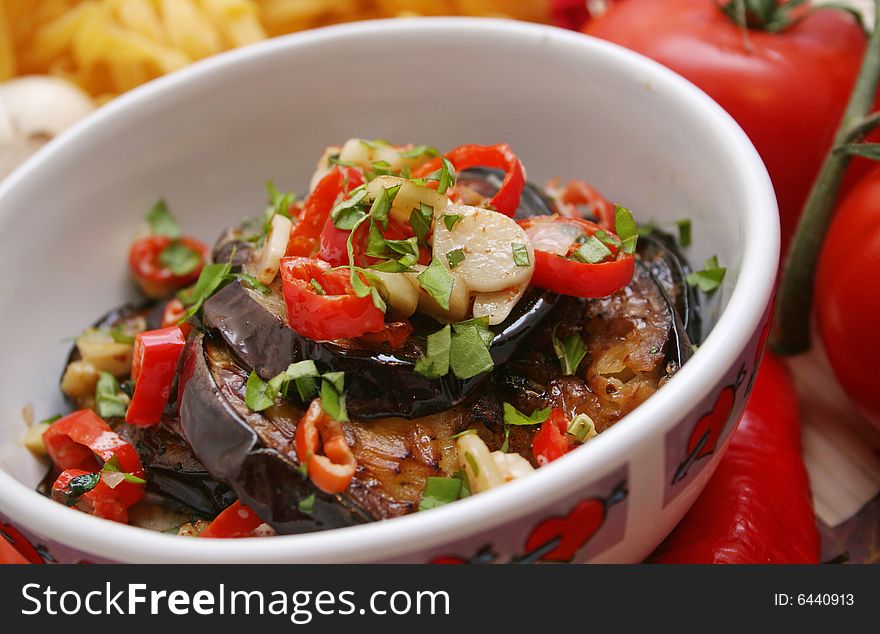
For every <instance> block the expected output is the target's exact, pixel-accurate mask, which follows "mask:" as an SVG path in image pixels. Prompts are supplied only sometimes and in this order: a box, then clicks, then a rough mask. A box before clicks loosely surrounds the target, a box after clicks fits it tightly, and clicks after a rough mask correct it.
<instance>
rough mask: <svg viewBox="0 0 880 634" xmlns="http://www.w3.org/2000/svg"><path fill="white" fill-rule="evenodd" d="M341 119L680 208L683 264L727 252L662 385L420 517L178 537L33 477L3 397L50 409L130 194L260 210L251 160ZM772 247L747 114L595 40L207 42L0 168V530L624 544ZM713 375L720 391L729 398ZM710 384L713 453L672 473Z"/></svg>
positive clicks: (759, 304) (754, 355)
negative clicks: (480, 149)
mask: <svg viewBox="0 0 880 634" xmlns="http://www.w3.org/2000/svg"><path fill="white" fill-rule="evenodd" d="M352 136H361V137H366V138H387V139H391V140H394V141H397V142H415V143H430V144H434V145H437V146H438V147H440V148H447V149H448V148H451V147H453V146H455V145H457V144H459V143H465V142H476V143H497V142H502V141H505V142H509V143H510V144H511V145H512V146H513V148H514V149H515V151H516V152H517V153H518V154H519V156H520V157H521V158H522V159H523V161H524V163H525V165H526V166H527V168H528V170H529V177H530V179H531V180H533V181H536V182H543V181H545V180H546V179H547V178H549V177H551V176H554V175H560V176H563V177H566V178H585V179H587V180H589V181H590V182H592V183H593V184H594V185H596V186H597V187H598V188H599V189H600V190H601V191H603V192H604V193H605V194H606V195H607V196H609V197H610V198H612V199H614V200H617V201H619V202H620V203H621V204H625V205H626V206H628V207H630V208H631V209H633V210H634V212H635V214H636V216H637V217H638V218H639V219H640V220H643V221H644V220H654V221H657V222H661V223H662V222H671V221H674V220H677V219H679V218H682V217H690V218H692V219H693V231H694V244H693V246H692V247H691V248H690V250H689V256H690V257H691V258H692V261H693V262H694V263H695V264H697V265H698V266H699V265H700V264H701V263H702V262H703V260H705V259H706V258H707V257H708V256H710V255H713V254H717V255H718V257H719V259H720V261H721V263H722V264H723V265H725V266H727V267H728V273H727V277H726V278H725V280H724V285H723V288H722V289H721V290H720V291H719V292H718V293H717V294H716V297H715V299H714V300H713V302H712V303H711V304H710V305H709V306H708V307H707V314H708V316H709V321H710V322H711V321H714V322H715V324H714V327H713V329H712V331H711V333H710V334H709V336H708V338H706V339H705V341H704V343H703V345H701V346H700V349H699V351H698V352H697V353H696V355H695V356H694V357H693V358H692V359H691V360H690V361H689V362H688V363H687V364H686V365H685V367H684V368H683V369H682V370H681V371H680V372H679V373H678V374H677V375H676V376H675V377H674V378H673V379H672V380H671V381H670V382H669V383H668V384H667V385H666V386H665V387H663V388H662V389H661V390H660V391H659V392H658V393H657V394H656V395H655V396H653V397H651V398H650V399H649V400H648V401H647V402H646V403H645V404H644V405H642V406H641V407H639V408H638V409H637V410H636V411H635V412H633V413H632V414H630V415H629V416H627V417H626V419H625V420H623V421H621V422H620V423H619V424H618V425H616V426H614V427H613V428H612V429H610V430H608V431H607V432H605V433H603V434H602V435H601V436H599V437H598V438H596V439H595V440H593V441H591V442H590V443H588V444H587V445H585V446H584V447H582V448H580V449H578V450H577V451H574V452H572V453H571V454H569V455H567V456H565V457H563V458H562V459H560V460H558V461H556V462H554V463H553V464H551V465H549V466H547V467H546V468H543V469H540V470H539V471H538V472H537V473H536V474H534V475H532V476H530V477H528V478H525V479H523V480H521V481H518V482H515V483H513V484H510V485H507V486H504V487H501V488H500V489H496V490H493V491H491V492H488V493H485V494H481V495H479V496H476V497H471V498H469V499H466V500H463V501H461V502H458V503H456V504H452V505H449V506H446V507H444V508H442V509H438V510H434V511H431V512H429V513H417V514H414V515H410V516H407V517H404V518H400V519H395V520H391V521H387V522H379V523H374V524H369V525H362V526H357V527H353V528H344V529H339V530H334V531H328V532H324V533H317V534H308V535H296V536H284V537H276V538H272V539H242V540H193V539H184V538H177V537H173V536H168V535H164V534H159V533H151V532H147V531H143V530H140V529H137V528H132V527H129V526H124V525H119V524H113V523H110V522H105V521H103V520H99V519H95V518H94V517H91V516H88V515H86V514H83V513H79V512H75V511H73V510H71V509H68V508H65V507H64V506H62V505H60V504H57V503H55V502H52V501H50V500H48V499H46V498H44V497H42V496H40V495H39V494H37V493H35V492H34V490H33V489H34V486H35V485H36V483H37V482H38V480H39V479H40V478H41V477H42V475H43V473H44V465H43V464H42V463H41V462H40V461H38V460H36V459H34V458H33V457H32V456H31V455H30V454H29V453H28V452H27V451H26V450H25V449H23V448H22V447H21V445H20V440H19V439H20V437H21V435H22V433H23V432H24V429H25V427H24V423H23V421H22V418H21V413H20V412H21V407H22V406H23V405H24V404H25V403H33V404H35V407H36V413H37V416H38V417H44V416H48V415H51V414H54V413H55V412H57V411H63V404H62V401H61V398H60V395H59V394H58V389H57V377H58V376H59V373H60V372H61V370H62V367H63V363H64V359H65V356H66V354H67V351H68V348H69V346H70V342H69V340H68V341H64V338H66V337H69V336H70V335H74V334H76V333H77V332H78V331H79V330H80V329H81V328H83V327H84V326H86V325H88V324H90V323H91V322H92V321H93V320H94V319H95V318H96V317H97V316H98V315H100V314H101V313H103V312H104V311H105V310H107V309H109V308H111V307H113V306H115V305H118V304H120V303H122V302H124V301H125V300H126V299H129V298H130V297H129V296H130V293H131V291H130V284H129V282H128V281H127V278H126V275H127V273H126V252H127V247H128V244H129V240H130V238H131V235H132V233H133V231H134V229H135V227H136V226H137V225H138V224H139V223H140V222H141V218H142V217H143V214H144V211H145V210H146V209H148V207H149V206H150V205H151V204H152V203H153V202H154V201H155V200H156V199H157V198H158V197H159V196H164V197H166V198H167V199H168V201H169V202H170V204H171V206H172V208H173V209H174V211H175V213H176V214H178V216H179V217H180V219H181V220H182V224H183V225H184V226H185V227H186V228H187V229H188V230H189V231H190V232H192V233H196V234H197V235H200V236H201V237H203V238H204V239H206V240H209V241H210V240H213V238H214V237H215V236H216V235H217V234H218V233H219V231H220V230H221V228H223V227H224V226H226V225H229V224H232V223H235V222H237V221H238V220H240V218H241V217H243V216H245V215H249V214H253V213H254V212H257V211H259V210H260V209H262V208H263V206H264V204H265V199H264V196H265V194H264V190H263V184H264V183H265V181H266V180H267V179H269V178H272V179H274V180H275V182H276V183H278V184H279V185H280V186H283V187H294V188H298V189H299V190H300V191H303V190H304V189H305V187H306V186H307V182H308V177H309V175H310V173H311V171H312V169H313V167H314V165H315V161H316V159H317V157H318V156H319V154H320V152H321V150H322V149H323V148H324V146H325V145H327V144H329V143H332V142H337V143H338V142H340V141H343V140H345V139H347V138H349V137H352ZM777 259H778V226H777V211H776V206H775V199H774V195H773V191H772V188H771V185H770V182H769V180H768V178H767V174H766V172H765V170H764V167H763V165H762V163H761V161H760V159H759V158H758V155H757V154H756V152H755V150H754V149H753V147H752V145H751V144H750V143H749V141H748V140H747V139H746V136H745V135H744V134H743V132H742V131H741V130H740V129H739V128H738V127H737V125H736V124H735V123H734V122H733V120H732V119H731V118H730V117H729V116H728V115H727V114H726V113H725V112H723V111H722V109H721V108H720V107H718V106H717V105H716V104H715V103H714V102H713V101H712V100H711V99H709V97H707V96H706V95H705V94H703V93H702V92H700V91H699V90H698V89H697V88H695V87H694V86H693V85H691V84H690V83H688V82H687V81H685V80H684V79H682V78H681V77H679V76H677V75H675V74H673V73H672V72H670V71H669V70H667V69H665V68H663V67H661V66H660V65H658V64H656V63H654V62H651V61H649V60H648V59H645V58H643V57H641V56H639V55H636V54H634V53H631V52H629V51H626V50H624V49H622V48H619V47H617V46H614V45H612V44H608V43H605V42H602V41H599V40H595V39H592V38H590V37H586V36H583V35H578V34H574V33H569V32H566V31H562V30H558V29H553V28H547V27H541V26H534V25H528V24H520V23H515V22H506V21H494V20H476V19H423V20H405V21H404V20H400V21H376V22H365V23H359V24H354V25H345V26H336V27H331V28H327V29H320V30H317V31H312V32H307V33H303V34H298V35H294V36H290V37H284V38H279V39H275V40H272V41H269V42H266V43H264V44H260V45H256V46H252V47H248V48H246V49H242V50H238V51H234V52H232V53H227V54H224V55H221V56H218V57H216V58H213V59H210V60H207V61H205V62H202V63H199V64H196V65H194V66H192V67H191V68H188V69H186V70H184V71H181V72H179V73H175V74H173V75H171V76H169V77H166V78H163V79H160V80H158V81H155V82H152V83H150V84H148V85H146V86H144V87H142V88H139V89H137V90H135V91H132V92H131V93H129V94H127V95H125V96H123V97H121V98H119V99H118V100H116V101H114V102H112V103H110V104H109V105H107V106H105V107H103V108H101V109H100V110H99V111H98V112H97V113H96V114H95V115H93V116H92V117H91V118H90V119H88V120H87V121H85V122H83V123H82V124H80V125H79V126H77V127H76V128H75V129H73V130H72V131H70V132H68V133H67V134H65V135H63V136H62V137H60V138H58V139H57V140H55V141H53V142H52V143H50V144H49V146H48V147H46V148H45V149H44V150H43V151H41V152H40V153H39V154H38V155H36V156H35V157H33V158H32V159H31V160H30V161H29V162H28V163H27V164H26V165H25V166H24V167H22V168H21V169H20V170H19V171H18V172H16V173H15V174H14V175H12V176H11V177H10V178H8V179H7V180H6V181H5V182H4V183H3V185H2V187H0V267H2V270H4V271H5V274H4V275H3V276H0V297H2V298H3V300H2V306H0V328H2V332H3V333H4V357H5V360H6V361H5V367H6V368H7V369H6V371H5V372H4V380H3V382H2V383H0V467H2V469H0V529H4V528H5V530H6V532H7V534H8V535H9V536H15V535H19V534H20V535H21V536H22V537H23V538H24V539H27V540H29V541H30V542H31V543H33V544H37V545H40V546H43V547H44V550H43V552H44V553H45V552H46V551H48V552H49V553H51V555H52V556H53V557H54V558H55V559H58V560H63V561H77V560H89V561H104V560H115V561H126V562H327V561H335V562H344V561H429V560H433V559H435V558H436V557H438V556H439V557H444V556H445V557H453V558H461V559H464V560H471V559H472V558H473V557H474V556H475V555H477V554H478V553H482V555H483V556H482V558H481V560H496V561H505V560H509V559H511V558H517V557H522V556H524V555H526V556H527V554H528V553H529V552H532V551H534V547H535V546H536V545H539V542H541V541H546V538H548V537H552V536H553V535H555V534H557V533H559V530H560V529H561V528H563V527H564V529H565V531H566V532H565V537H564V542H565V546H566V547H567V549H568V550H570V551H571V555H572V557H571V558H572V560H574V561H585V560H589V561H603V562H609V561H615V562H636V561H640V560H641V559H643V558H644V557H645V556H646V555H647V554H648V553H650V552H651V550H652V549H653V548H654V547H655V546H656V545H657V544H658V543H659V542H660V541H661V540H662V539H663V537H664V536H665V535H666V534H667V533H668V532H669V531H670V530H671V529H672V527H673V526H674V525H675V524H676V522H678V520H679V519H680V518H681V516H682V515H683V514H684V512H685V511H686V510H687V508H688V507H689V506H690V504H691V503H692V502H693V500H694V499H695V498H696V496H697V495H698V494H699V492H700V490H701V489H702V487H703V485H704V484H705V482H706V480H707V479H708V478H709V476H710V475H711V473H712V471H713V470H714V468H715V465H716V464H717V462H718V460H719V458H720V455H721V453H722V452H723V450H724V448H725V447H726V439H727V437H728V436H729V433H730V431H731V430H732V429H733V428H734V427H735V425H736V423H737V422H738V420H739V417H740V415H741V413H742V407H743V404H744V401H745V397H746V395H747V390H748V386H749V384H750V381H749V380H743V378H744V377H750V376H752V374H753V373H754V371H755V368H756V366H757V363H758V359H759V357H760V349H761V348H762V347H763V341H762V340H761V339H762V337H761V333H762V330H764V328H763V327H764V325H765V324H766V323H767V319H768V314H767V307H768V302H769V299H770V295H771V289H772V286H773V280H774V275H775V272H776V268H777ZM726 386H731V388H730V390H727V391H725V387H726ZM731 390H733V391H732V392H731ZM725 394H726V395H727V396H730V395H731V394H734V396H735V398H734V399H733V400H734V402H733V403H732V405H730V407H729V410H730V411H729V412H728V411H727V409H728V407H727V405H726V404H725V403H724V402H723V401H724V398H725ZM718 399H720V401H721V404H720V405H719V408H723V409H724V411H723V412H720V413H718V412H716V415H715V418H716V421H715V424H716V427H717V428H718V429H717V431H718V432H719V433H720V436H719V438H718V442H717V443H712V442H710V443H709V444H710V445H713V444H714V445H716V446H715V450H714V451H713V452H711V453H709V454H707V455H705V456H702V457H700V458H699V459H696V460H695V461H693V463H692V465H691V466H690V469H689V470H687V475H686V476H685V477H683V478H682V479H679V480H678V481H676V482H675V483H673V482H672V479H673V477H674V475H675V473H676V471H677V470H678V468H679V466H680V465H681V464H682V463H683V462H684V461H685V460H686V456H687V447H686V446H687V441H688V439H689V438H690V436H691V435H692V433H693V431H694V429H695V425H697V424H698V421H699V420H700V419H701V418H702V417H703V416H704V414H706V413H707V412H710V411H711V410H713V408H714V405H715V403H716V400H718ZM703 424H705V422H704V423H703ZM721 428H723V431H722V429H721ZM713 439H714V436H713ZM615 491H616V493H615ZM572 514H573V515H572ZM569 515H571V518H570V521H568V522H566V523H564V524H563V523H561V520H559V519H554V518H556V516H560V517H563V516H569ZM4 522H8V524H4ZM12 524H14V526H12ZM536 530H537V532H535V533H533V531H536Z"/></svg>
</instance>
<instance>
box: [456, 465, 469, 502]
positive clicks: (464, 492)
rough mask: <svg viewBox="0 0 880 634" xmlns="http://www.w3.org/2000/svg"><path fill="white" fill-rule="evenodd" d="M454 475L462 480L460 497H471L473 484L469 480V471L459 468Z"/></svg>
mask: <svg viewBox="0 0 880 634" xmlns="http://www.w3.org/2000/svg"><path fill="white" fill-rule="evenodd" d="M452 477H453V478H455V479H456V480H461V491H459V492H458V499H459V500H461V499H464V498H466V497H470V495H471V485H470V483H469V482H468V477H467V473H466V472H465V470H464V469H459V470H458V471H456V472H455V473H453V474H452Z"/></svg>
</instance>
